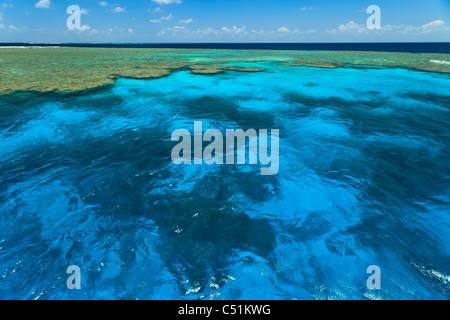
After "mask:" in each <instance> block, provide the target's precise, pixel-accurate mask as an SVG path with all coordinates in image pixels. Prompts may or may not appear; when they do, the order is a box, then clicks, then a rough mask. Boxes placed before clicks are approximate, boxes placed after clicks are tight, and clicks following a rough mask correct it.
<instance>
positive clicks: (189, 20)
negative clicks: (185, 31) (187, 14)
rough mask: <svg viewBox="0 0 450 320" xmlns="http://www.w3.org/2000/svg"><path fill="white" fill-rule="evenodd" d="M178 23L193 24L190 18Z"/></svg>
mask: <svg viewBox="0 0 450 320" xmlns="http://www.w3.org/2000/svg"><path fill="white" fill-rule="evenodd" d="M178 22H179V23H192V22H194V20H192V19H191V18H189V19H184V20H180V21H178Z"/></svg>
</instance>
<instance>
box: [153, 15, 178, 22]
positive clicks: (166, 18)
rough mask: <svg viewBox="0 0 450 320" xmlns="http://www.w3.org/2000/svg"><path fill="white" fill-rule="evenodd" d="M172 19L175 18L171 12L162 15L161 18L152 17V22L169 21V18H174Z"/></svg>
mask: <svg viewBox="0 0 450 320" xmlns="http://www.w3.org/2000/svg"><path fill="white" fill-rule="evenodd" d="M172 19H173V15H172V14H169V15H168V16H165V17H161V18H159V19H151V20H150V22H151V23H160V22H163V21H168V20H172Z"/></svg>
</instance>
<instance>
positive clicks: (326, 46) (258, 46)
mask: <svg viewBox="0 0 450 320" xmlns="http://www.w3.org/2000/svg"><path fill="white" fill-rule="evenodd" d="M1 45H4V46H24V45H25V46H29V45H34V46H55V45H61V46H65V47H94V48H179V49H233V50H236V49H244V50H250V49H255V50H332V51H385V52H410V53H450V42H400V43H398V42H395V43H394V42H385V43H383V42H376V43H357V42H354V43H122V44H120V43H63V44H48V43H47V44H37V43H34V44H30V43H4V44H1Z"/></svg>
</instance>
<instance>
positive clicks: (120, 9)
mask: <svg viewBox="0 0 450 320" xmlns="http://www.w3.org/2000/svg"><path fill="white" fill-rule="evenodd" d="M113 11H114V12H115V13H122V12H125V11H127V9H126V8H122V7H115V8H114V10H113Z"/></svg>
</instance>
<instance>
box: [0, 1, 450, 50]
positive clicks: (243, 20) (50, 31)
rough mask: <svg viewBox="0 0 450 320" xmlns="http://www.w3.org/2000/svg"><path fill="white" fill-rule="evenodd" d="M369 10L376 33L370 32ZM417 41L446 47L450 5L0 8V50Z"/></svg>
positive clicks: (44, 4) (2, 4)
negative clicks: (29, 45) (74, 26)
mask: <svg viewBox="0 0 450 320" xmlns="http://www.w3.org/2000/svg"><path fill="white" fill-rule="evenodd" d="M70 5H77V6H78V7H79V8H80V9H81V18H80V20H81V24H80V29H78V30H69V29H68V27H67V23H66V22H67V20H68V18H69V16H70V15H69V14H68V13H67V8H68V7H69V6H70ZM370 5H377V6H378V7H379V8H380V12H381V29H369V28H367V19H368V18H369V17H370V16H371V14H369V13H367V8H368V7H369V6H370ZM415 41H418V42H425V41H430V42H433V41H439V42H450V0H370V1H365V0H362V1H360V0H132V1H131V0H105V1H97V0H5V1H3V0H0V42H34V43H38V42H39V43H72V42H75V43H79V42H90V43H155V42H157V43H164V42H166V43H174V42H175V43H184V42H200V43H201V42H225V43H226V42H415Z"/></svg>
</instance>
